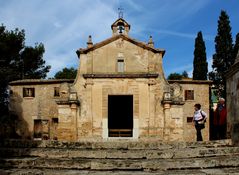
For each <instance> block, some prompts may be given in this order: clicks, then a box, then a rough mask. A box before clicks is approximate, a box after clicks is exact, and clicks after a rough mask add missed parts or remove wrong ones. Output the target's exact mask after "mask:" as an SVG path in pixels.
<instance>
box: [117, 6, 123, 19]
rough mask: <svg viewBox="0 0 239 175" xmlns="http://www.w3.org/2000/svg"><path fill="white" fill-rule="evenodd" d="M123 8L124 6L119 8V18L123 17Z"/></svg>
mask: <svg viewBox="0 0 239 175" xmlns="http://www.w3.org/2000/svg"><path fill="white" fill-rule="evenodd" d="M123 10H124V9H123V8H122V7H119V8H118V11H119V18H123Z"/></svg>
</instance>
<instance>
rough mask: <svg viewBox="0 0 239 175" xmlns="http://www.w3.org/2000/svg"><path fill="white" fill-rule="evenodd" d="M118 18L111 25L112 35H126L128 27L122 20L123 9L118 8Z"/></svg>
mask: <svg viewBox="0 0 239 175" xmlns="http://www.w3.org/2000/svg"><path fill="white" fill-rule="evenodd" d="M118 10H119V17H118V19H117V20H116V21H115V22H114V23H113V24H112V25H111V29H112V33H113V35H119V34H124V35H128V33H129V30H130V25H129V24H128V23H127V22H126V21H125V20H124V19H123V11H122V10H123V9H122V8H118Z"/></svg>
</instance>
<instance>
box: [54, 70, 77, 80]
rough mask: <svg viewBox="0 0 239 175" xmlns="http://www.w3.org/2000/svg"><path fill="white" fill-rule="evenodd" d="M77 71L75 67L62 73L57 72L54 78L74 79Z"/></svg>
mask: <svg viewBox="0 0 239 175" xmlns="http://www.w3.org/2000/svg"><path fill="white" fill-rule="evenodd" d="M76 74H77V70H76V69H75V68H73V67H71V68H66V67H65V68H63V69H62V70H61V71H59V72H57V73H56V74H55V76H54V78H55V79H74V78H75V77H76Z"/></svg>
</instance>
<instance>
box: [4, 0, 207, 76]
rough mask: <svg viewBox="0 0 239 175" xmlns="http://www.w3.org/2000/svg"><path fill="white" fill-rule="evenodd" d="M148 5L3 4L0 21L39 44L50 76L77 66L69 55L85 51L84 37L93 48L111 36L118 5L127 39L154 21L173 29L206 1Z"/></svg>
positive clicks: (106, 1)
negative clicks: (126, 24)
mask: <svg viewBox="0 0 239 175" xmlns="http://www.w3.org/2000/svg"><path fill="white" fill-rule="evenodd" d="M152 3H154V4H155V7H151V8H150V7H149V6H150V5H151V3H149V2H145V1H136V0H129V1H121V0H94V1H87V0H77V1H76V0H67V1H57V0H51V1H46V0H34V1H32V0H9V1H6V2H0V16H1V21H0V22H2V23H3V24H4V25H6V26H7V28H8V29H14V28H16V27H18V28H20V29H25V31H26V44H27V45H34V44H35V43H36V42H42V43H43V44H44V45H45V50H46V52H45V55H44V58H45V60H46V63H47V64H50V65H51V66H52V69H51V72H50V74H49V77H51V76H53V75H54V73H55V72H56V71H59V70H60V69H62V68H63V67H67V66H72V65H77V64H78V59H77V56H76V54H75V51H76V50H77V49H78V48H79V47H86V42H87V37H88V35H92V37H93V42H94V43H96V42H99V41H101V40H103V39H106V38H108V37H110V36H111V29H110V25H111V24H112V23H113V22H114V21H115V20H116V19H117V17H118V14H117V9H118V7H119V6H120V5H121V4H122V5H123V8H124V9H125V12H124V13H125V14H126V15H124V17H125V18H126V19H127V21H129V22H130V24H131V26H133V27H132V30H131V34H133V35H135V36H140V38H143V37H145V36H146V37H147V35H146V34H145V31H146V30H148V29H149V28H153V27H154V23H155V22H157V23H160V24H161V25H162V26H164V27H165V28H167V27H168V26H174V25H175V24H179V23H180V22H181V21H182V20H183V19H185V18H187V17H188V16H190V15H192V14H195V13H197V11H198V10H199V9H201V8H202V7H203V6H205V4H206V3H207V1H206V0H200V1H196V2H195V1H191V0H184V1H182V2H181V1H180V3H179V1H178V0H171V1H170V2H169V1H168V0H162V1H160V2H159V1H157V0H152ZM172 4H173V5H172ZM188 7H190V8H188ZM127 14H128V16H127ZM175 16H176V17H177V18H175ZM149 26H150V27H149ZM159 32H164V33H165V34H169V35H174V36H179V37H188V38H192V35H191V34H186V33H179V32H173V31H170V30H165V31H163V30H161V31H159ZM137 38H138V37H137ZM193 38H194V36H193Z"/></svg>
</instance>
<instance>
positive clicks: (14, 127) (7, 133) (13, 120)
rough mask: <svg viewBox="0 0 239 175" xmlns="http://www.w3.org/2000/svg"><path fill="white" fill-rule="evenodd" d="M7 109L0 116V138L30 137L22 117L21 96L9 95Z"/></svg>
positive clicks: (30, 134)
mask: <svg viewBox="0 0 239 175" xmlns="http://www.w3.org/2000/svg"><path fill="white" fill-rule="evenodd" d="M10 101H11V103H10V104H9V110H8V112H7V113H6V114H3V115H2V116H1V117H0V139H32V133H31V132H30V131H29V127H28V124H27V122H26V121H25V120H24V119H23V117H22V112H23V111H22V107H21V103H22V97H21V96H20V95H19V94H17V93H13V94H11V95H10Z"/></svg>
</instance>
